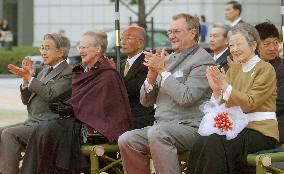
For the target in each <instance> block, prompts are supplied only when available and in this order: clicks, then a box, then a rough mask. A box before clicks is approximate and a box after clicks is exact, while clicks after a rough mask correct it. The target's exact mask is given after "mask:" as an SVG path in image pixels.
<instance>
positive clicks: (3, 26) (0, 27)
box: [0, 18, 10, 31]
mask: <svg viewBox="0 0 284 174" xmlns="http://www.w3.org/2000/svg"><path fill="white" fill-rule="evenodd" d="M9 29H10V27H9V22H8V19H7V18H3V20H2V21H1V23H0V30H1V31H8V30H9Z"/></svg>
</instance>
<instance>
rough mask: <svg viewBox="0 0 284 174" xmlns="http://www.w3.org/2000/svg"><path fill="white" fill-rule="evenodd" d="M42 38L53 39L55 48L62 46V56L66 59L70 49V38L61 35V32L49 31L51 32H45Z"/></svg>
mask: <svg viewBox="0 0 284 174" xmlns="http://www.w3.org/2000/svg"><path fill="white" fill-rule="evenodd" d="M43 39H44V40H46V39H51V40H53V41H54V43H55V47H56V48H58V49H59V48H62V49H63V51H64V55H63V58H64V59H66V58H67V57H68V53H69V50H70V40H69V39H68V38H67V37H66V36H64V35H62V34H58V33H51V34H46V35H44V37H43Z"/></svg>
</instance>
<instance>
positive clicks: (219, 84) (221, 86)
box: [206, 66, 228, 96]
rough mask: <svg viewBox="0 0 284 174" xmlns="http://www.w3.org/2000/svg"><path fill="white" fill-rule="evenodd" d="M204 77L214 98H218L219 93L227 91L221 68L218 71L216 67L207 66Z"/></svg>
mask: <svg viewBox="0 0 284 174" xmlns="http://www.w3.org/2000/svg"><path fill="white" fill-rule="evenodd" d="M206 76H207V79H208V83H209V86H210V88H211V89H212V90H213V94H214V96H219V95H220V92H221V91H225V90H226V89H227V87H228V83H227V81H226V75H225V71H224V69H223V68H222V69H221V70H219V69H218V68H217V67H216V66H208V67H207V69H206Z"/></svg>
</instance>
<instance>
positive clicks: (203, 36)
mask: <svg viewBox="0 0 284 174" xmlns="http://www.w3.org/2000/svg"><path fill="white" fill-rule="evenodd" d="M207 34H208V26H207V24H206V18H205V16H204V15H201V16H200V42H205V41H206V37H207Z"/></svg>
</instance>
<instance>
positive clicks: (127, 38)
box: [120, 36, 139, 41]
mask: <svg viewBox="0 0 284 174" xmlns="http://www.w3.org/2000/svg"><path fill="white" fill-rule="evenodd" d="M135 39H139V38H137V37H128V36H127V37H123V36H122V37H121V38H120V40H121V41H122V40H125V41H130V40H135Z"/></svg>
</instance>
